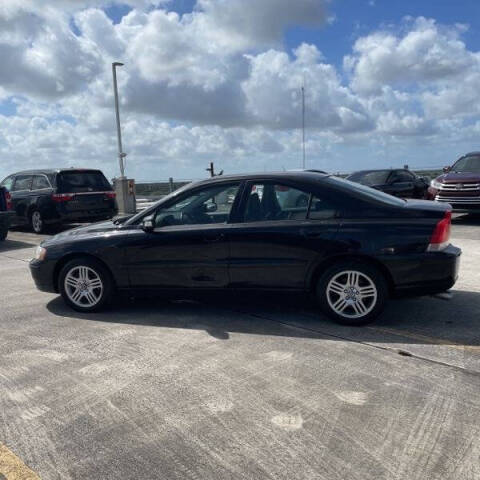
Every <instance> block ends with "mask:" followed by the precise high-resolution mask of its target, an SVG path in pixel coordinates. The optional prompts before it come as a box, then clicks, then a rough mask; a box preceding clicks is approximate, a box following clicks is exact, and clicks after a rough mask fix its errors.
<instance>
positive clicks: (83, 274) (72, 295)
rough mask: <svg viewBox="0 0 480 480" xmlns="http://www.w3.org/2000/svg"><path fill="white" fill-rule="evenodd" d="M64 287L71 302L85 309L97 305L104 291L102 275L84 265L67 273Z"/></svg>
mask: <svg viewBox="0 0 480 480" xmlns="http://www.w3.org/2000/svg"><path fill="white" fill-rule="evenodd" d="M64 286H65V293H66V294H67V296H68V298H69V300H70V301H71V302H72V303H74V304H75V305H77V306H79V307H83V308H89V307H94V306H95V305H97V303H98V302H99V301H100V299H101V298H102V293H103V289H104V286H103V282H102V279H101V277H100V275H99V274H98V273H97V272H96V271H95V270H94V269H93V268H90V267H87V266H83V265H79V266H76V267H73V268H72V269H70V270H69V271H68V272H67V274H66V275H65V280H64Z"/></svg>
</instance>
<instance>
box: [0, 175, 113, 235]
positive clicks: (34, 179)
mask: <svg viewBox="0 0 480 480" xmlns="http://www.w3.org/2000/svg"><path fill="white" fill-rule="evenodd" d="M0 186H3V187H5V188H6V189H7V190H8V191H9V192H10V195H11V202H12V208H13V210H14V215H13V217H12V219H11V225H30V226H31V228H32V230H33V231H34V232H36V233H42V232H43V231H44V230H45V228H46V227H47V225H51V224H59V223H69V222H78V221H85V220H88V221H95V220H104V219H110V218H112V217H113V216H114V215H116V213H117V203H116V201H115V192H114V191H113V189H112V186H111V185H110V183H109V182H108V180H107V179H106V178H105V175H104V174H103V173H102V172H101V171H100V170H92V169H73V168H70V169H55V170H53V169H52V170H28V171H23V172H18V173H15V174H13V175H9V176H8V177H7V178H5V179H4V180H3V181H2V182H1V183H0Z"/></svg>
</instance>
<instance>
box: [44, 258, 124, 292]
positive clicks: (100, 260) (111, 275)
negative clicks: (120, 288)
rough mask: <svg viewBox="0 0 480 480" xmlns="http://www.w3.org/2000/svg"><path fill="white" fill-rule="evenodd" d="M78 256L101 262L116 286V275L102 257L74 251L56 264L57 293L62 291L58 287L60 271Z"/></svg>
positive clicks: (54, 283) (54, 270)
mask: <svg viewBox="0 0 480 480" xmlns="http://www.w3.org/2000/svg"><path fill="white" fill-rule="evenodd" d="M77 258H88V259H90V260H94V261H95V262H98V263H99V264H101V265H102V267H103V268H105V270H106V271H107V272H108V274H109V275H110V279H111V280H112V282H113V285H114V286H116V282H115V277H114V276H113V273H112V269H111V268H110V267H109V266H108V264H106V263H105V262H104V261H103V260H102V259H100V258H99V257H97V256H95V255H92V254H91V253H83V252H73V253H69V254H67V255H65V256H64V257H62V258H61V259H60V260H59V261H58V262H57V264H56V265H55V268H54V269H53V285H54V287H55V291H56V292H57V293H58V292H59V291H60V289H59V288H58V277H59V276H60V272H61V271H62V268H63V267H64V266H65V265H66V264H67V263H68V262H70V261H71V260H75V259H77Z"/></svg>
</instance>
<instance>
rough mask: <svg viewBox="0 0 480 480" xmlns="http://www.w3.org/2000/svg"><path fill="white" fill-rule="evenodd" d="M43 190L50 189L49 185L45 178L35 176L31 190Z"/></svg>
mask: <svg viewBox="0 0 480 480" xmlns="http://www.w3.org/2000/svg"><path fill="white" fill-rule="evenodd" d="M44 188H50V183H49V181H48V180H47V177H45V176H43V175H35V176H34V177H33V182H32V190H43V189H44Z"/></svg>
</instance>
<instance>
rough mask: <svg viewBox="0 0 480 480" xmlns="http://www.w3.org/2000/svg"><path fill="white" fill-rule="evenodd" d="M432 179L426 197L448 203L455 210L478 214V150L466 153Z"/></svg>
mask: <svg viewBox="0 0 480 480" xmlns="http://www.w3.org/2000/svg"><path fill="white" fill-rule="evenodd" d="M443 172H444V173H443V175H440V176H439V177H437V178H435V179H434V180H432V182H431V184H430V188H429V189H428V198H429V199H430V200H435V201H436V202H442V203H449V204H450V205H452V207H453V210H454V211H455V212H465V213H475V214H480V152H471V153H467V154H466V155H464V156H463V157H460V158H459V159H458V160H457V161H456V162H455V163H454V164H453V166H451V167H445V168H444V169H443Z"/></svg>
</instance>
